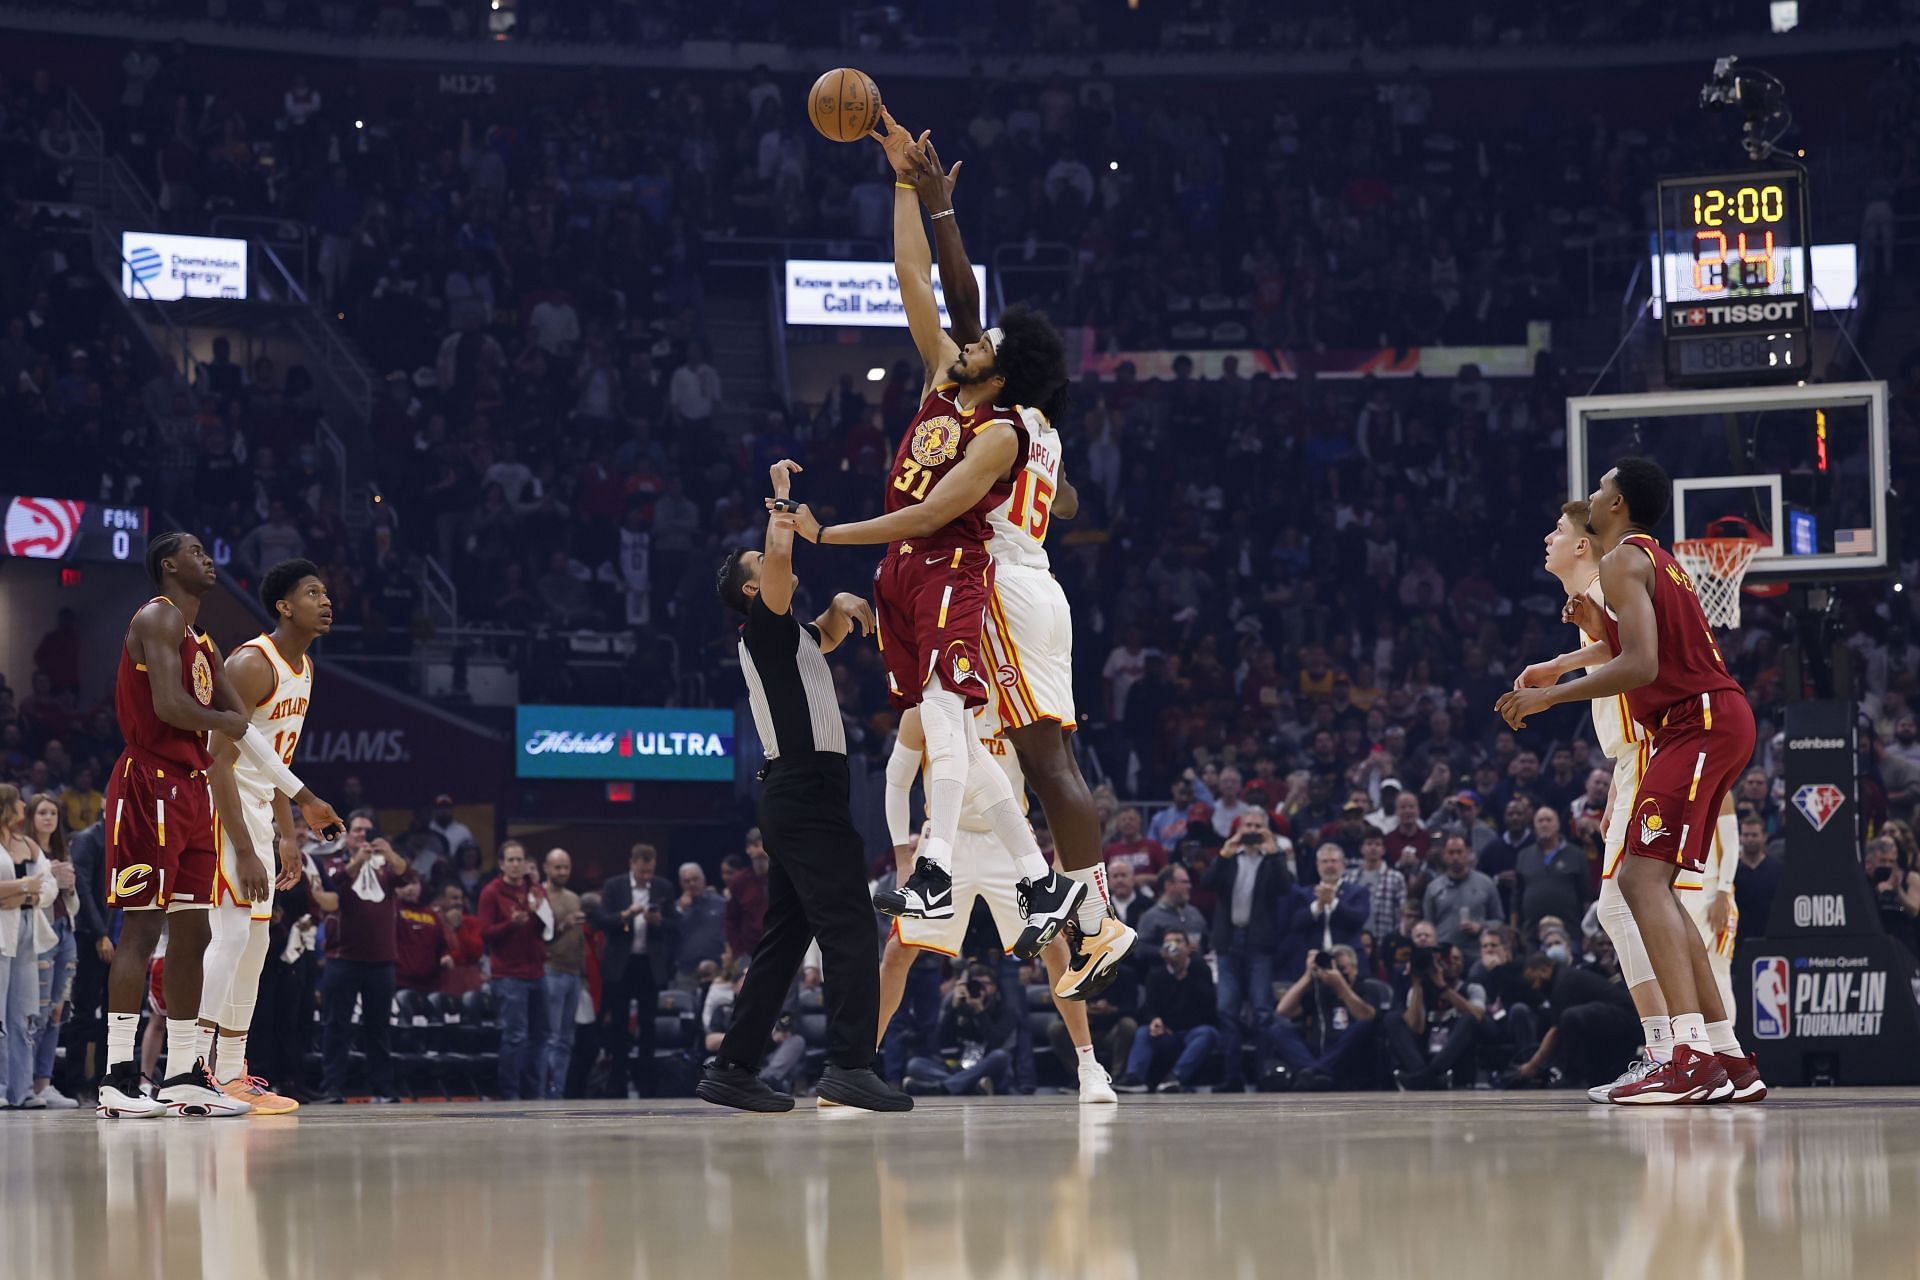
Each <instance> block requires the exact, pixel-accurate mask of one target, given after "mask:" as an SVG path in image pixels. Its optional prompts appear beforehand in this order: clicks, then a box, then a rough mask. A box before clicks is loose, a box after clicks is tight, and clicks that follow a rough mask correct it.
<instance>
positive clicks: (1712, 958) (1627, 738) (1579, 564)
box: [1514, 500, 1764, 1102]
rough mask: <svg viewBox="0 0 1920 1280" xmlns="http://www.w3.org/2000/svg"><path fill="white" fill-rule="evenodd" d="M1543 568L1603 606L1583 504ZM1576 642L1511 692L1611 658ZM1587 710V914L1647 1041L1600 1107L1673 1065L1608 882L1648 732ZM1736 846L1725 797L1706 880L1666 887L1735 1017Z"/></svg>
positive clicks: (1655, 997)
mask: <svg viewBox="0 0 1920 1280" xmlns="http://www.w3.org/2000/svg"><path fill="white" fill-rule="evenodd" d="M1546 568H1547V572H1548V573H1551V574H1552V575H1553V576H1554V577H1556V578H1558V579H1559V580H1560V583H1561V585H1562V586H1564V587H1565V588H1566V590H1567V595H1568V596H1569V597H1573V596H1578V595H1582V594H1584V595H1586V596H1587V597H1589V598H1590V599H1592V600H1593V602H1594V603H1595V604H1598V605H1601V606H1602V607H1604V606H1605V605H1606V599H1605V597H1603V596H1602V595H1601V592H1600V556H1599V551H1598V549H1597V548H1596V547H1595V546H1594V543H1593V538H1592V537H1591V536H1590V535H1589V534H1588V533H1587V504H1586V503H1585V502H1584V501H1578V500H1576V501H1573V502H1569V503H1567V504H1566V505H1565V506H1563V507H1562V508H1561V510H1560V519H1559V520H1558V521H1557V522H1555V524H1554V526H1553V531H1552V532H1551V533H1549V534H1548V535H1547V537H1546ZM1580 638H1581V640H1582V641H1583V642H1584V643H1583V646H1582V647H1581V648H1580V649H1578V650H1576V651H1575V652H1573V653H1564V654H1561V655H1560V656H1559V657H1557V658H1553V659H1550V660H1549V661H1547V662H1543V663H1538V664H1536V665H1535V666H1532V667H1529V668H1527V670H1526V671H1525V672H1522V673H1521V675H1520V677H1519V679H1517V680H1515V681H1514V688H1516V689H1518V688H1521V687H1523V685H1537V684H1539V683H1541V682H1542V681H1544V682H1545V683H1548V684H1551V683H1553V682H1555V681H1557V680H1559V679H1560V677H1562V676H1564V675H1566V674H1567V673H1568V672H1570V671H1573V670H1575V669H1579V668H1585V669H1587V670H1591V669H1593V668H1595V667H1598V666H1601V665H1602V664H1604V663H1606V662H1607V661H1608V660H1609V659H1610V658H1611V657H1612V650H1610V649H1609V648H1608V647H1607V645H1606V642H1605V641H1603V640H1596V639H1595V638H1594V637H1592V636H1589V635H1587V634H1586V633H1585V632H1582V633H1581V636H1580ZM1592 707H1593V732H1594V736H1595V738H1596V739H1597V740H1598V741H1599V743H1600V750H1601V751H1603V752H1605V753H1606V755H1607V757H1608V758H1609V759H1610V760H1612V761H1613V781H1612V782H1611V783H1609V784H1608V788H1607V808H1606V812H1605V817H1604V818H1603V820H1602V822H1601V827H1600V834H1601V837H1602V838H1603V839H1604V840H1605V841H1606V852H1605V855H1604V858H1603V860H1602V863H1601V873H1600V898H1599V901H1598V902H1597V903H1596V904H1595V908H1594V910H1595V914H1596V916H1597V917H1598V919H1599V921H1600V927H1601V928H1603V929H1605V930H1606V933H1607V937H1608V939H1609V940H1611V941H1612V943H1613V950H1614V955H1615V956H1617V957H1618V958H1619V961H1620V979H1621V981H1623V982H1625V983H1626V984H1627V993H1628V994H1629V995H1631V996H1632V997H1633V1007H1634V1011H1635V1012H1636V1013H1638V1014H1639V1015H1640V1025H1641V1027H1642V1029H1643V1031H1644V1032H1645V1036H1646V1045H1645V1051H1644V1053H1643V1055H1642V1056H1640V1057H1638V1058H1636V1059H1635V1060H1634V1061H1633V1062H1632V1063H1630V1064H1629V1065H1628V1067H1627V1069H1626V1071H1625V1072H1623V1073H1622V1074H1621V1076H1620V1077H1619V1079H1617V1080H1613V1081H1609V1082H1608V1083H1606V1084H1603V1085H1595V1086H1594V1087H1593V1088H1592V1089H1590V1090H1588V1091H1587V1096H1588V1097H1589V1098H1591V1099H1592V1100H1593V1101H1595V1102H1607V1101H1609V1099H1608V1097H1607V1095H1608V1093H1609V1092H1611V1091H1612V1090H1613V1088H1614V1087H1615V1086H1616V1085H1620V1084H1627V1083H1632V1082H1634V1081H1637V1080H1639V1079H1640V1078H1641V1077H1642V1076H1644V1075H1646V1074H1647V1073H1648V1072H1649V1071H1651V1070H1652V1069H1653V1068H1654V1067H1656V1066H1658V1065H1660V1064H1661V1063H1663V1062H1665V1061H1667V1060H1668V1059H1669V1058H1671V1057H1672V1056H1673V1026H1672V1021H1671V1019H1670V1018H1669V1017H1668V1015H1667V1002H1666V999H1665V997H1663V996H1662V995H1661V993H1660V984H1659V983H1658V982H1656V981H1655V980H1654V976H1653V964H1652V962H1651V961H1650V960H1649V959H1648V958H1647V948H1646V944H1645V942H1643V941H1642V940H1641V937H1640V929H1639V927H1638V926H1637V925H1635V924H1634V922H1633V913H1632V912H1631V911H1629V910H1628V909H1627V901H1626V898H1625V897H1624V896H1623V895H1622V894H1621V892H1620V884H1619V881H1618V880H1617V879H1615V875H1614V873H1615V872H1616V871H1618V870H1619V869H1620V860H1621V858H1622V857H1624V856H1625V854H1626V848H1627V829H1628V826H1629V824H1630V823H1631V822H1632V820H1633V798H1634V795H1635V793H1636V792H1638V790H1639V788H1640V777H1641V775H1642V774H1643V773H1645V771H1646V768H1647V761H1648V759H1649V755H1650V747H1649V745H1648V734H1647V730H1646V728H1645V727H1644V726H1642V725H1640V724H1638V723H1636V722H1635V721H1634V718H1633V716H1632V715H1630V714H1629V713H1628V711H1627V700H1626V698H1625V697H1614V698H1598V699H1595V700H1594V702H1593V704H1592ZM1737 836H1738V828H1737V826H1736V824H1735V821H1734V816H1733V800H1732V798H1731V797H1729V798H1728V799H1727V801H1726V803H1725V804H1723V805H1722V806H1721V810H1720V820H1719V822H1718V824H1717V826H1716V829H1715V832H1714V839H1713V852H1712V854H1711V855H1710V857H1709V860H1708V863H1707V867H1706V870H1705V871H1703V872H1701V873H1700V874H1699V875H1694V874H1692V873H1690V872H1686V871H1682V872H1681V874H1680V876H1679V878H1678V879H1677V880H1675V881H1674V886H1673V889H1674V892H1675V893H1676V894H1678V895H1679V898H1680V904H1681V906H1683V907H1685V908H1686V911H1687V915H1688V916H1689V917H1690V918H1691V919H1692V920H1693V923H1694V927H1695V928H1697V929H1698V930H1699V931H1700V936H1701V938H1702V939H1703V940H1704V941H1705V943H1706V947H1707V956H1708V960H1709V962H1710V963H1711V964H1712V966H1713V971H1714V978H1715V981H1716V982H1717V983H1718V984H1719V987H1720V992H1721V996H1722V998H1723V999H1724V1000H1725V1008H1727V1009H1728V1010H1732V1009H1733V1007H1734V1006H1733V945H1734V934H1735V930H1736V928H1737V926H1738V924H1739V915H1738V913H1737V912H1736V911H1735V910H1734V909H1733V873H1734V870H1735V868H1736V866H1737V864H1738V862H1739V859H1738V858H1737V857H1734V856H1731V851H1733V850H1737V849H1738V848H1739V844H1738V842H1737ZM1729 1016H1731V1014H1729ZM1763 1096H1764V1095H1763Z"/></svg>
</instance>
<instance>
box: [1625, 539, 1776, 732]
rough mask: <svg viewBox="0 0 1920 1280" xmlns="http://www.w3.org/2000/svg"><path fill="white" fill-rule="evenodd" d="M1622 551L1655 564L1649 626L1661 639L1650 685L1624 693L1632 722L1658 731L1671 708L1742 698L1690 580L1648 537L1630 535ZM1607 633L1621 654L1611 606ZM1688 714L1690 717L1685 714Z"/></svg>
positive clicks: (1661, 548) (1685, 572)
mask: <svg viewBox="0 0 1920 1280" xmlns="http://www.w3.org/2000/svg"><path fill="white" fill-rule="evenodd" d="M1620 545H1621V546H1622V547H1633V548H1635V549H1636V550H1638V551H1641V552H1643V553H1645V555H1646V557H1647V559H1648V560H1649V561H1651V562H1652V564H1653V625H1654V629H1655V632H1656V634H1657V635H1658V637H1659V657H1660V666H1659V671H1658V674H1656V675H1655V676H1654V678H1653V680H1652V681H1651V682H1650V683H1648V684H1643V685H1641V686H1640V687H1639V688H1638V689H1634V690H1632V691H1631V692H1629V693H1628V694H1627V707H1628V709H1629V710H1630V711H1632V712H1633V718H1634V719H1635V720H1638V721H1639V722H1640V723H1641V724H1642V725H1645V726H1646V728H1647V729H1648V730H1649V732H1651V731H1652V730H1654V729H1657V728H1659V727H1660V725H1661V724H1662V723H1663V722H1664V721H1665V720H1666V718H1667V716H1668V715H1669V713H1671V712H1672V711H1673V710H1674V708H1676V707H1680V706H1683V705H1684V706H1687V707H1689V708H1690V707H1692V706H1694V705H1696V704H1700V700H1701V699H1702V698H1704V697H1707V696H1708V695H1710V694H1715V693H1737V694H1742V695H1743V696H1744V691H1743V690H1742V689H1741V688H1740V685H1739V683H1738V682H1736V681H1735V680H1734V678H1733V676H1732V675H1730V674H1729V673H1728V671H1727V663H1726V659H1724V658H1722V657H1721V656H1720V644H1719V642H1718V641H1717V640H1715V639H1714V638H1713V629H1712V628H1711V627H1709V626H1708V625H1707V615H1706V611H1705V610H1704V609H1702V608H1701V607H1700V598H1699V596H1698V595H1697V594H1695V592H1694V589H1693V579H1692V578H1690V577H1689V576H1687V571H1686V570H1685V569H1684V568H1682V567H1681V565H1680V562H1679V561H1678V560H1675V559H1674V558H1673V557H1672V556H1671V555H1670V554H1668V552H1667V550H1666V548H1665V547H1662V546H1661V545H1660V544H1659V542H1657V541H1655V539H1654V537H1653V535H1652V534H1649V533H1640V532H1637V531H1636V532H1634V533H1630V534H1628V535H1627V536H1626V537H1624V538H1622V539H1621V540H1620ZM1600 618H1601V622H1602V624H1603V625H1604V626H1605V627H1606V629H1607V643H1608V644H1610V645H1612V646H1613V651H1614V652H1615V653H1618V652H1620V620H1619V618H1618V617H1617V616H1616V615H1615V614H1614V612H1613V610H1612V609H1611V608H1603V609H1602V610H1601V611H1600ZM1688 714H1691V712H1690V711H1689V713H1688Z"/></svg>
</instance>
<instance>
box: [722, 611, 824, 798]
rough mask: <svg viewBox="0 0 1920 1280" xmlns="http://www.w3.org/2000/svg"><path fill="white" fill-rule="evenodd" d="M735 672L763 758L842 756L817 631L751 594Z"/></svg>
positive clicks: (808, 623)
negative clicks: (743, 688)
mask: <svg viewBox="0 0 1920 1280" xmlns="http://www.w3.org/2000/svg"><path fill="white" fill-rule="evenodd" d="M740 670H741V673H742V674H744V675H745V676H746V678H747V700H748V701H749V702H750V703H752V705H753V723H754V726H755V727H756V728H757V729H759V731H760V741H761V743H762V745H763V746H764V747H765V749H766V753H767V759H769V760H777V759H779V758H780V757H781V756H783V755H786V756H791V755H803V754H805V753H807V752H810V751H831V752H834V753H836V754H838V755H845V754H847V733H846V730H845V729H844V728H843V727H842V726H841V724H840V703H839V700H838V699H837V698H836V697H835V696H834V691H833V673H832V672H831V671H829V670H828V669H827V659H826V656H825V655H824V654H822V653H821V652H820V631H819V628H817V627H815V626H814V625H813V624H812V623H810V622H801V621H799V620H798V619H796V618H795V617H794V616H793V614H792V613H791V612H788V613H775V612H774V611H773V610H771V609H769V608H767V606H766V605H765V604H763V603H761V600H760V597H759V596H755V597H754V598H753V602H752V603H751V604H750V605H748V606H747V621H746V624H745V625H744V626H742V627H741V628H740Z"/></svg>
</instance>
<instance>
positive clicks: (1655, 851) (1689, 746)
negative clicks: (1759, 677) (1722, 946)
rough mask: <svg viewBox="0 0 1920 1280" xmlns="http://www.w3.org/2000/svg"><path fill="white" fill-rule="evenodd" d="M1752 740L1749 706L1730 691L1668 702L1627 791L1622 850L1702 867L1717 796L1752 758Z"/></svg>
mask: <svg viewBox="0 0 1920 1280" xmlns="http://www.w3.org/2000/svg"><path fill="white" fill-rule="evenodd" d="M1753 742H1754V725H1753V708H1751V707H1749V706H1748V705H1747V699H1746V697H1745V695H1743V694H1741V693H1739V692H1738V691H1736V690H1731V689H1723V690H1719V691H1717V692H1714V693H1706V694H1701V695H1700V696H1699V697H1698V698H1697V699H1690V700H1688V701H1686V702H1680V703H1675V704H1674V705H1673V706H1672V707H1671V708H1669V709H1668V711H1667V714H1666V716H1665V718H1664V719H1663V720H1662V721H1661V723H1660V724H1659V725H1658V726H1657V727H1655V729H1654V731H1653V736H1652V738H1651V740H1650V745H1651V747H1652V754H1651V756H1650V757H1649V759H1648V760H1647V769H1646V772H1645V773H1644V774H1642V775H1641V778H1640V789H1639V790H1638V791H1637V792H1635V793H1634V797H1633V817H1632V819H1631V820H1630V821H1629V823H1628V826H1627V852H1628V853H1631V854H1635V855H1638V856H1639V857H1642V858H1656V859H1658V860H1659V861H1661V862H1669V863H1674V864H1676V865H1678V866H1681V867H1684V868H1686V869H1687V870H1688V871H1701V870H1704V869H1705V868H1706V865H1707V854H1708V852H1709V851H1710V850H1711V849H1712V848H1713V830H1714V824H1715V822H1716V821H1717V820H1718V819H1719V817H1720V802H1721V801H1723V800H1725V799H1726V798H1727V793H1728V792H1729V791H1731V790H1733V784H1734V783H1735V782H1737V781H1739V779H1740V775H1741V773H1742V772H1744V771H1745V769H1746V767H1747V764H1748V762H1749V761H1751V760H1752V759H1753Z"/></svg>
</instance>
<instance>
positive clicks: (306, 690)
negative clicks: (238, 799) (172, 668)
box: [233, 636, 313, 847]
mask: <svg viewBox="0 0 1920 1280" xmlns="http://www.w3.org/2000/svg"><path fill="white" fill-rule="evenodd" d="M240 648H241V649H252V650H254V651H255V652H257V653H259V654H260V655H261V656H262V657H264V658H265V659H266V660H267V662H268V664H269V665H271V666H272V668H273V674H274V686H273V690H272V692H270V693H268V694H267V696H266V697H265V698H263V699H262V700H261V701H260V703H259V705H258V706H256V707H254V709H253V712H252V715H251V717H250V718H251V720H252V723H253V726H254V728H256V729H258V730H260V732H261V733H263V734H265V735H266V738H267V741H268V742H270V743H272V744H273V751H274V754H275V755H277V756H279V757H280V760H281V762H282V763H284V764H287V765H291V764H292V763H293V749H294V748H295V747H296V746H298V745H299V743H300V731H301V730H302V729H304V728H306V724H307V704H308V701H309V700H310V699H311V698H312V697H313V659H312V658H311V657H308V656H306V655H304V654H303V655H302V656H301V658H300V669H299V670H298V671H296V670H294V669H293V668H292V667H290V666H288V665H287V660H286V659H285V658H283V657H282V656H280V650H279V649H278V648H276V647H275V646H274V643H273V639H272V637H271V636H255V637H254V638H253V639H251V640H249V641H247V642H246V643H245V644H243V645H241V646H240ZM238 651H239V650H235V652H236V653H237V652H238ZM233 776H234V780H235V781H236V782H238V783H239V784H240V794H241V795H242V796H243V797H245V798H246V799H248V800H250V801H252V802H254V803H255V804H269V803H271V802H272V800H273V793H274V791H275V787H274V785H273V779H271V778H269V777H268V776H267V775H266V774H264V773H262V772H261V771H260V769H259V768H258V767H256V766H255V765H253V764H251V763H249V762H248V760H247V758H246V757H245V756H241V757H240V758H239V760H237V761H235V762H234V766H233ZM269 847H271V846H269Z"/></svg>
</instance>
